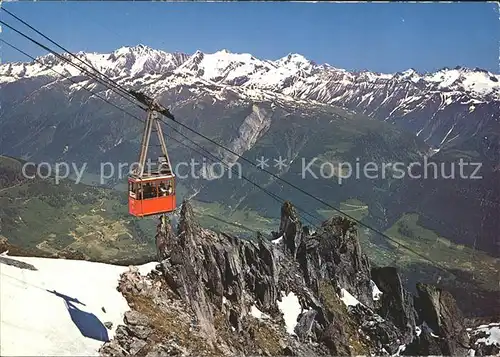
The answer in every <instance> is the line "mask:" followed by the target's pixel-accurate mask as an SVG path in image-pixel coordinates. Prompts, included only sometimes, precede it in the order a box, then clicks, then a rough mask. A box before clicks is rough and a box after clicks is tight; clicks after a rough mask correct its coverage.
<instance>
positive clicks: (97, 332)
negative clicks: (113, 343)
mask: <svg viewBox="0 0 500 357" xmlns="http://www.w3.org/2000/svg"><path fill="white" fill-rule="evenodd" d="M47 291H48V292H49V293H51V294H54V295H56V296H57V297H60V298H61V299H63V300H64V302H65V304H66V308H67V309H68V312H69V315H70V317H71V320H72V321H73V323H74V324H75V325H76V327H78V329H79V330H80V333H81V334H82V335H83V336H85V337H88V338H91V339H94V340H97V341H101V342H108V341H109V336H108V330H107V329H106V326H104V324H103V323H102V322H101V320H99V318H98V317H97V316H95V315H94V314H92V313H89V312H86V311H82V310H80V309H79V308H78V307H77V305H82V306H86V305H85V304H84V303H82V302H80V301H79V300H78V299H75V298H72V297H69V296H67V295H64V294H61V293H58V292H57V291H55V290H53V291H50V290H47Z"/></svg>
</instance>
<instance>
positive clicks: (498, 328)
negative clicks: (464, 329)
mask: <svg viewBox="0 0 500 357" xmlns="http://www.w3.org/2000/svg"><path fill="white" fill-rule="evenodd" d="M479 333H481V334H483V333H484V334H486V337H481V338H479V339H478V340H477V341H476V344H478V343H484V344H485V345H493V344H494V345H497V346H500V323H492V324H489V325H481V326H479V327H478V328H476V329H475V330H474V332H473V334H474V335H476V334H479Z"/></svg>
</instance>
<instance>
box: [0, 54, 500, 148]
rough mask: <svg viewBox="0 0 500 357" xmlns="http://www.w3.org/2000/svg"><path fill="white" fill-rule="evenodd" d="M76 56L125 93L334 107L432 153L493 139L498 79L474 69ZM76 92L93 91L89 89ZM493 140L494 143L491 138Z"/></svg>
mask: <svg viewBox="0 0 500 357" xmlns="http://www.w3.org/2000/svg"><path fill="white" fill-rule="evenodd" d="M77 56H79V57H80V58H81V59H82V60H84V61H87V62H89V63H91V64H92V66H94V67H95V68H96V69H98V70H99V71H101V72H102V73H104V74H105V75H107V76H109V77H111V78H113V79H115V80H117V81H118V82H120V83H121V84H123V85H124V86H126V87H134V88H144V90H146V91H150V92H151V93H159V92H161V91H162V90H166V89H169V88H173V87H177V86H180V85H181V86H182V85H197V86H200V85H202V86H209V87H210V86H214V85H215V87H214V88H217V89H218V90H219V91H220V90H221V89H222V88H226V89H227V88H231V89H234V90H237V91H238V92H239V93H241V94H243V95H244V96H247V97H256V98H257V99H259V98H261V99H264V98H269V97H273V96H277V95H282V96H286V97H288V99H292V100H293V99H295V100H305V101H312V102H318V103H323V104H332V105H336V106H341V107H344V108H347V109H351V110H355V111H357V112H360V113H363V114H366V115H368V116H371V117H373V118H377V119H379V120H384V121H388V122H392V123H396V124H398V125H400V126H401V127H403V128H404V129H407V130H409V131H411V132H413V133H415V134H416V135H418V136H421V137H423V138H424V140H425V141H426V142H427V143H428V144H429V145H431V146H432V147H434V148H435V149H440V148H441V147H446V146H449V145H451V146H456V145H460V144H461V143H462V142H463V141H465V140H467V139H468V138H469V137H470V136H475V135H482V136H486V137H487V138H488V135H490V132H493V134H495V132H496V134H497V133H498V131H500V130H498V131H497V129H498V128H499V117H500V75H499V74H494V73H491V72H488V71H486V70H482V69H479V68H475V69H470V68H463V67H459V66H457V67H455V68H453V69H448V68H443V69H441V70H439V71H436V72H434V73H427V74H420V73H418V72H416V71H415V70H413V69H409V70H407V71H404V72H397V73H393V74H382V73H376V72H369V71H361V72H349V71H346V70H343V69H339V68H335V67H332V66H330V65H328V64H321V65H318V64H316V63H314V62H313V61H310V60H308V59H307V58H305V57H304V56H302V55H300V54H289V55H288V56H285V57H283V58H280V59H278V60H275V61H271V60H261V59H258V58H256V57H254V56H252V55H251V54H248V53H243V54H236V53H231V52H229V51H227V50H221V51H218V52H215V53H212V54H208V53H203V52H201V51H196V52H195V53H194V54H192V55H189V54H185V53H167V52H164V51H160V50H155V49H152V48H150V47H147V46H144V45H137V46H134V47H122V48H119V49H117V50H115V51H113V52H112V53H108V54H99V53H85V52H78V53H77ZM39 60H40V61H41V62H42V63H44V64H47V65H51V66H52V65H54V64H55V66H54V67H53V68H54V69H55V70H57V71H58V72H60V73H62V74H65V75H71V76H79V75H80V73H79V71H78V70H76V69H74V68H72V67H71V66H69V65H67V64H63V63H62V61H61V60H60V59H57V58H56V57H55V56H54V55H52V54H49V55H47V56H43V57H40V58H39ZM73 60H74V59H73ZM74 61H75V62H76V63H78V61H76V60H74ZM79 64H80V65H81V63H79ZM44 75H48V76H51V77H54V76H55V74H54V72H52V71H51V70H47V69H44V67H43V66H42V65H40V64H38V63H28V62H22V63H7V64H4V65H1V66H0V84H2V83H6V82H15V81H19V80H22V79H27V78H33V77H40V76H44ZM82 85H86V86H87V87H89V88H92V87H94V86H95V84H92V83H91V82H90V81H89V82H82ZM483 134H485V135H483ZM492 139H493V141H495V140H498V139H497V136H496V135H494V138H492ZM490 141H491V140H490Z"/></svg>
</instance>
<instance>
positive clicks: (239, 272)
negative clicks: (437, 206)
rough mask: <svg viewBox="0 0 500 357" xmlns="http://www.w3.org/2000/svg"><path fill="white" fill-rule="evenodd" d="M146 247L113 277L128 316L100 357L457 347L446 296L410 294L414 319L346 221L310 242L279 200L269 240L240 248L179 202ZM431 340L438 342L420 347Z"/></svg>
mask: <svg viewBox="0 0 500 357" xmlns="http://www.w3.org/2000/svg"><path fill="white" fill-rule="evenodd" d="M156 242H157V247H158V249H159V255H158V256H159V259H161V261H160V263H159V264H158V265H157V269H156V270H155V271H153V272H151V273H150V274H149V275H148V276H141V275H140V274H139V273H138V271H137V269H135V270H134V269H132V270H131V271H130V272H128V273H125V274H124V275H123V276H122V279H121V281H120V284H119V287H118V289H119V290H120V291H121V292H122V293H123V294H124V296H125V297H126V298H127V301H128V302H129V305H130V306H131V311H130V312H127V314H126V315H125V318H124V325H121V326H119V327H118V328H117V332H116V336H115V338H114V339H113V340H112V341H110V342H109V343H106V344H105V345H104V346H103V348H102V349H101V354H102V355H103V356H124V355H128V354H131V355H137V356H148V357H152V356H159V355H368V354H376V355H389V354H390V355H393V354H400V353H401V352H403V351H405V348H406V351H429V353H434V352H436V353H438V352H439V353H444V354H455V353H458V354H461V353H462V352H463V351H464V348H465V347H463V346H462V345H461V344H462V343H463V344H464V345H465V344H467V343H468V341H467V340H466V338H465V337H467V335H465V337H464V335H463V334H462V332H463V331H464V330H463V325H461V324H462V322H461V320H460V314H459V312H458V310H457V308H456V305H455V304H454V301H453V299H452V297H451V296H450V295H449V294H445V293H443V292H439V293H436V291H438V290H432V287H430V286H427V285H421V286H420V285H419V289H420V290H419V291H421V294H420V295H419V297H418V305H416V306H417V311H418V317H417V311H416V310H415V309H414V307H413V303H412V301H413V299H412V297H411V296H410V295H409V294H408V293H407V292H406V291H405V290H404V289H403V288H402V284H401V279H400V278H399V275H398V274H397V272H396V271H395V269H392V268H374V269H373V270H371V268H370V264H369V262H368V260H367V258H366V256H365V255H364V254H362V252H361V249H360V246H359V242H358V240H357V237H356V227H355V226H354V225H353V224H352V222H351V221H348V220H344V219H341V218H332V219H330V220H327V221H326V222H324V223H323V224H322V225H321V227H320V228H319V229H318V231H317V232H315V233H312V234H311V233H310V232H309V230H308V228H307V227H303V226H302V224H301V222H300V221H299V219H298V216H297V214H296V212H295V209H294V208H293V206H292V205H291V203H289V202H286V203H285V204H284V205H283V207H282V217H281V224H280V227H279V231H278V232H277V233H276V234H275V238H274V240H273V241H268V240H265V239H264V238H263V237H262V236H260V235H259V236H258V237H257V238H256V239H255V240H242V239H238V238H236V237H232V236H230V235H227V234H224V233H216V232H212V231H210V230H207V229H204V228H202V227H200V226H199V225H198V224H197V222H196V220H195V217H194V214H193V211H192V208H191V206H190V204H189V203H188V202H184V203H183V206H182V210H181V214H180V221H179V224H178V229H177V232H176V233H174V231H173V230H172V228H171V226H170V225H169V224H168V223H166V222H163V223H160V224H159V225H158V232H157V237H156ZM370 272H371V274H370ZM372 279H373V280H374V282H375V284H376V285H377V286H379V288H380V290H381V291H382V297H381V299H380V300H378V301H374V299H373V294H372V293H373V291H372V288H373V286H374V283H373V281H372ZM424 287H425V288H424ZM436 294H437V295H436ZM417 321H418V322H417ZM423 321H425V323H427V324H428V326H432V327H429V329H428V330H425V331H424V330H421V327H417V326H416V324H417V323H420V324H421V325H422V324H423V323H424V322H423ZM431 329H432V330H431ZM430 331H434V332H430ZM431 333H432V334H434V333H436V334H439V336H440V338H441V339H450V340H447V341H446V342H440V343H437V344H433V345H432V346H426V345H425V343H427V342H429V341H430V342H434V337H432V336H431V338H430V339H426V340H424V339H423V338H424V337H425V336H427V334H431ZM453 336H455V337H456V336H460V338H459V339H455V340H452V338H455V337H453ZM426 348H427V349H426ZM417 354H420V353H417Z"/></svg>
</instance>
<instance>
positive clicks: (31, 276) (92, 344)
mask: <svg viewBox="0 0 500 357" xmlns="http://www.w3.org/2000/svg"><path fill="white" fill-rule="evenodd" d="M8 258H9V259H12V260H16V261H20V262H24V263H27V264H31V265H33V266H34V267H35V268H36V269H37V270H36V271H33V270H27V269H20V268H17V267H15V266H11V265H6V264H1V266H0V275H1V279H0V301H1V302H2V303H1V304H0V318H1V326H2V328H1V329H0V340H1V341H2V343H1V347H0V354H1V355H2V356H4V355H21V356H40V355H46V356H49V355H52V356H61V355H70V356H98V355H99V354H98V350H99V348H100V347H101V346H102V345H103V343H104V342H105V341H107V340H110V339H112V338H113V336H114V333H115V330H116V327H117V326H118V325H119V324H122V323H123V316H124V313H125V312H126V311H128V310H129V307H128V304H127V301H126V300H125V298H124V297H123V295H122V294H121V293H120V292H119V291H118V290H117V289H116V288H117V286H118V280H119V278H120V275H121V274H122V273H123V272H125V271H127V270H128V267H124V266H117V265H111V264H103V263H95V262H88V261H81V260H67V259H50V258H34V257H8ZM155 266H156V263H154V262H153V263H148V264H144V265H142V266H138V269H139V272H140V273H141V274H144V275H145V274H147V273H148V272H150V271H151V270H152V269H154V267H155ZM105 322H112V324H113V327H112V328H111V329H110V330H107V329H106V328H105V327H104V325H103V323H105ZM26 341H29V343H27V342H26Z"/></svg>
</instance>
